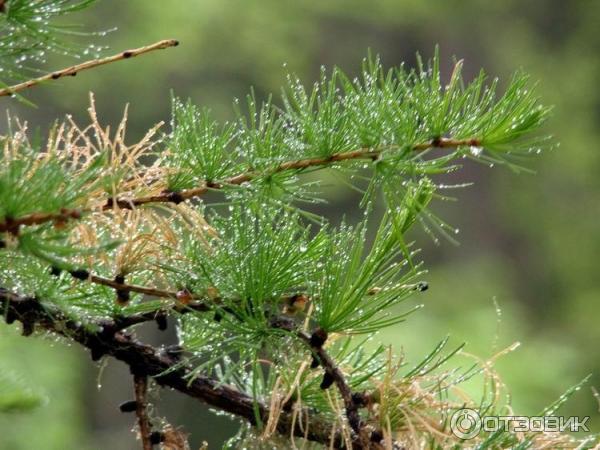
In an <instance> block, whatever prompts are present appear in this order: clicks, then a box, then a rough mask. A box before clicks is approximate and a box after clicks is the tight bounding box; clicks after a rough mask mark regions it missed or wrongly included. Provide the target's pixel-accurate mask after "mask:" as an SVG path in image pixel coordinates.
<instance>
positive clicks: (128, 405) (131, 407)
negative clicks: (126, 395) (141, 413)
mask: <svg viewBox="0 0 600 450" xmlns="http://www.w3.org/2000/svg"><path fill="white" fill-rule="evenodd" d="M136 409H137V402H136V401H135V400H127V401H126V402H123V403H121V404H120V405H119V411H121V412H122V413H132V412H135V410H136Z"/></svg>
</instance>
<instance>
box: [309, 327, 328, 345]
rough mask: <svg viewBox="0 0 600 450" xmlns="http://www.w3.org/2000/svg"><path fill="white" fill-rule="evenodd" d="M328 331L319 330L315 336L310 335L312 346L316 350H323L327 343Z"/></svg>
mask: <svg viewBox="0 0 600 450" xmlns="http://www.w3.org/2000/svg"><path fill="white" fill-rule="evenodd" d="M327 337H328V335H327V331H325V330H324V329H323V328H320V327H319V328H317V329H316V330H315V331H314V332H313V334H311V335H310V346H311V347H314V348H321V347H323V345H325V342H327Z"/></svg>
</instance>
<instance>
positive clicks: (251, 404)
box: [0, 288, 379, 450]
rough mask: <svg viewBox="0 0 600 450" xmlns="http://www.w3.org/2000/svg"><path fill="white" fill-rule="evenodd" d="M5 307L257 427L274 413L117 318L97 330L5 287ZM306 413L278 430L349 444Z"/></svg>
mask: <svg viewBox="0 0 600 450" xmlns="http://www.w3.org/2000/svg"><path fill="white" fill-rule="evenodd" d="M0 310H1V311H3V317H4V319H5V321H6V322H7V323H8V324H11V323H13V322H14V321H15V320H18V321H20V322H21V323H22V324H23V330H28V333H26V334H30V332H32V331H33V329H34V327H36V326H37V327H39V328H41V329H44V330H47V331H50V332H53V333H56V334H58V335H61V336H63V337H66V338H68V339H71V340H73V341H75V342H78V343H80V344H81V345H83V346H84V347H86V348H88V349H89V350H90V351H91V354H92V358H94V359H99V358H101V357H102V356H105V355H106V356H112V357H114V358H116V359H118V360H120V361H122V362H124V363H125V364H127V365H128V366H129V368H130V370H131V371H132V372H133V373H136V374H139V375H144V376H148V377H153V378H154V380H155V381H156V382H157V383H158V384H159V385H160V386H167V387H170V388H173V389H175V390H177V391H179V392H181V393H183V394H185V395H188V396H190V397H193V398H196V399H198V400H201V401H202V402H204V403H207V404H208V405H210V406H212V407H214V408H217V409H220V410H222V411H225V412H228V413H231V414H234V415H236V416H238V417H240V418H243V419H245V420H247V421H248V422H249V423H251V424H253V425H255V424H256V417H255V405H256V406H257V408H258V412H259V414H260V416H261V418H262V420H263V421H266V420H267V419H268V417H269V414H270V410H269V408H268V407H267V406H266V405H265V404H264V403H262V402H261V401H259V400H255V399H253V398H252V397H250V396H249V395H247V394H246V393H244V392H241V391H239V390H237V389H235V388H233V387H231V386H228V385H225V384H222V383H221V382H220V381H218V380H215V379H213V378H211V377H208V376H204V375H197V374H194V376H193V377H191V374H192V369H191V368H190V367H187V366H186V365H184V364H182V363H181V361H180V360H179V359H177V358H175V357H173V356H171V355H169V354H168V352H162V351H160V350H159V349H157V348H154V347H152V346H150V345H146V344H143V343H141V342H139V341H137V340H136V339H135V338H134V337H133V336H131V335H130V334H128V333H125V332H122V331H115V330H116V329H118V327H117V326H116V325H115V323H114V322H112V321H101V322H98V323H97V324H96V325H97V327H96V328H97V329H96V330H94V327H90V326H89V324H88V325H87V326H84V325H82V324H81V323H80V322H78V321H76V320H72V319H69V318H68V317H66V316H65V315H64V314H63V313H62V312H61V311H60V310H58V309H56V308H55V307H53V306H51V305H46V304H42V303H41V302H40V301H38V299H36V298H33V297H25V296H20V295H17V294H15V293H13V292H10V291H7V290H6V289H3V288H0ZM302 414H307V415H310V417H311V419H310V421H309V423H308V428H307V429H306V428H303V426H301V425H299V424H298V423H297V422H296V421H295V419H294V416H293V414H292V413H287V412H282V413H281V414H280V417H279V421H278V423H277V431H278V432H279V433H281V434H282V435H284V436H289V435H290V434H291V433H293V434H294V435H295V436H297V437H306V438H307V439H308V440H310V441H315V442H320V443H323V444H325V445H329V446H331V447H333V448H343V447H344V445H345V443H344V438H343V436H342V431H341V430H339V429H338V428H336V427H335V426H334V425H333V424H331V423H330V422H328V421H326V420H323V418H320V417H318V415H315V413H314V412H309V411H304V412H303V413H302ZM352 445H353V448H354V449H357V450H361V449H364V448H365V446H364V445H363V444H362V443H361V441H360V440H358V438H357V439H356V440H355V441H353V443H352ZM371 448H379V447H377V446H373V447H371Z"/></svg>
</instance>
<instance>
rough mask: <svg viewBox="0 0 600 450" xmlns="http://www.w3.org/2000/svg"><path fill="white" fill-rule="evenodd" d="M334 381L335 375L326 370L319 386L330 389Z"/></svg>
mask: <svg viewBox="0 0 600 450" xmlns="http://www.w3.org/2000/svg"><path fill="white" fill-rule="evenodd" d="M334 381H335V378H334V377H333V375H332V374H331V373H329V372H325V374H324V375H323V380H322V381H321V384H320V385H319V387H320V388H321V389H323V390H325V389H329V388H330V387H331V385H332V384H333V382H334Z"/></svg>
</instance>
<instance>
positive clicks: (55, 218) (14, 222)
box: [0, 208, 81, 235]
mask: <svg viewBox="0 0 600 450" xmlns="http://www.w3.org/2000/svg"><path fill="white" fill-rule="evenodd" d="M79 218H81V213H80V212H79V211H78V210H76V209H66V208H63V209H61V210H60V212H58V213H32V214H28V215H25V216H23V217H20V218H17V219H13V218H9V217H7V218H5V219H4V221H2V222H0V233H4V232H9V233H11V234H15V235H16V234H18V233H19V228H20V227H21V225H24V226H26V225H40V224H42V223H46V222H54V223H56V224H61V223H64V222H66V221H67V220H69V219H79Z"/></svg>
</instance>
